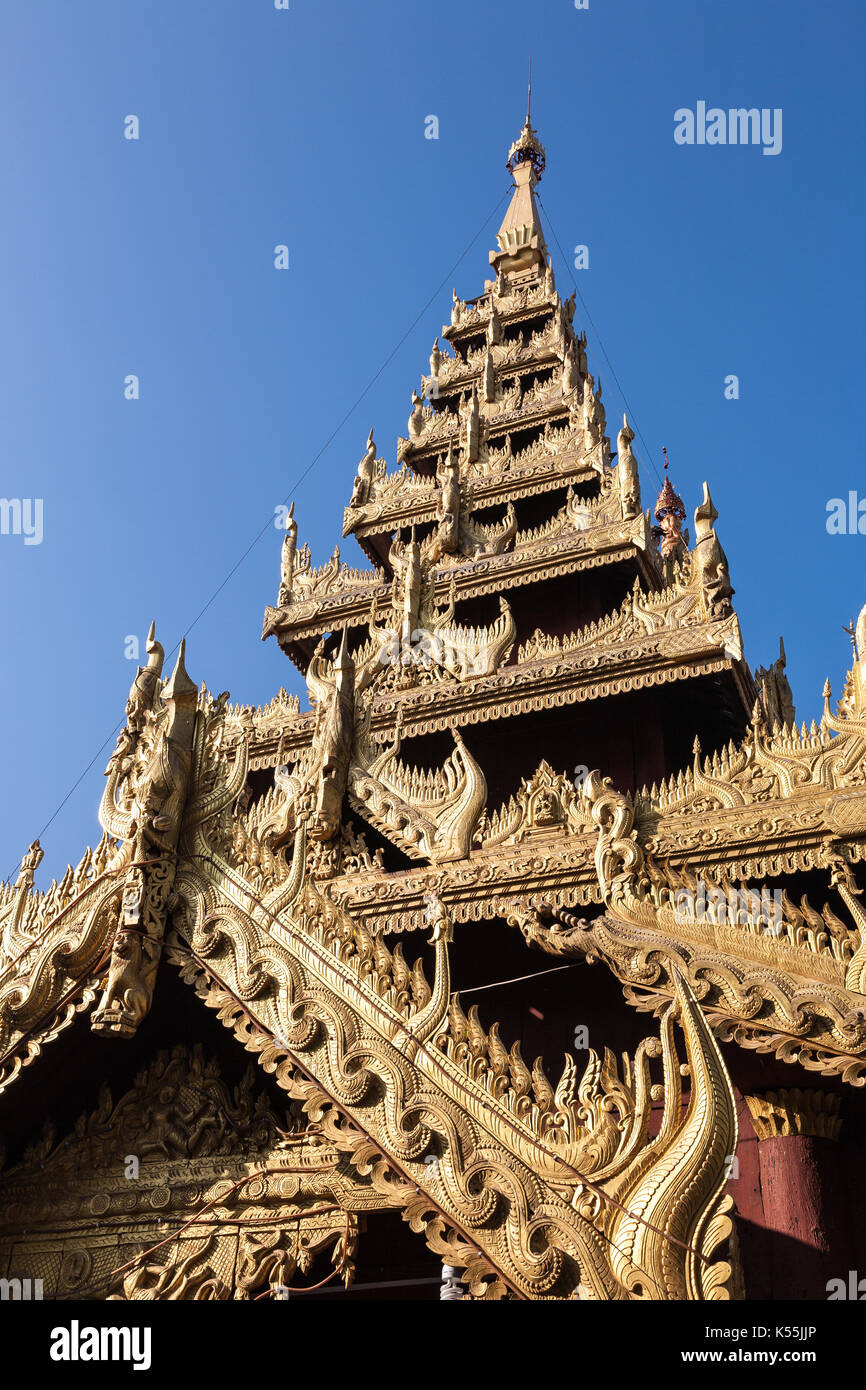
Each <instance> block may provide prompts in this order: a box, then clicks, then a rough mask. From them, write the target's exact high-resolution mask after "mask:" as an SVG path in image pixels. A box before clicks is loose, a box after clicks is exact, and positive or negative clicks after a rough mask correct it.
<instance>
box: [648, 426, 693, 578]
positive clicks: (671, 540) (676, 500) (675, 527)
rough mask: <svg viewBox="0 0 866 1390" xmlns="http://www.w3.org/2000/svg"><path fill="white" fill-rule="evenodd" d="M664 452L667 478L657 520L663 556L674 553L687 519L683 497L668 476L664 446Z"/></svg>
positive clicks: (656, 512) (656, 513)
mask: <svg viewBox="0 0 866 1390" xmlns="http://www.w3.org/2000/svg"><path fill="white" fill-rule="evenodd" d="M662 453H663V454H664V456H665V480H664V484H663V486H662V490H661V492H660V493H659V495H658V497H657V498H656V511H655V516H656V521H657V522H658V523H659V526H660V527H661V530H662V539H661V545H660V546H659V549H660V551H661V554H662V557H663V558H665V559H667V557H668V556H669V555H670V554H672V552H673V551H674V550H676V547H677V545H678V543H679V540H680V535H681V532H682V529H683V522H684V521H685V519H686V509H685V507H684V506H683V499H682V498H681V497H680V495H679V493H678V492H675V491H674V489H673V486H672V484H671V480H670V477H669V476H668V451H667V449H665V448H664V446H662Z"/></svg>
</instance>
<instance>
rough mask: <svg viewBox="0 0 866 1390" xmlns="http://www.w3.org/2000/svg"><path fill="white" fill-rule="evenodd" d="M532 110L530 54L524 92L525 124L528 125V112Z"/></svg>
mask: <svg viewBox="0 0 866 1390" xmlns="http://www.w3.org/2000/svg"><path fill="white" fill-rule="evenodd" d="M531 108H532V54H531V53H530V55H529V86H528V88H527V91H526V124H527V125H529V112H530V110H531Z"/></svg>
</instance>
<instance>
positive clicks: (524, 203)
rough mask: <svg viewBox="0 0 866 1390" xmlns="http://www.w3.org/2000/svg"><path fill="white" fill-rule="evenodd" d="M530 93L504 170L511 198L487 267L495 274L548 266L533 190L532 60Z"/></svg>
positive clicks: (539, 166) (536, 170)
mask: <svg viewBox="0 0 866 1390" xmlns="http://www.w3.org/2000/svg"><path fill="white" fill-rule="evenodd" d="M529 64H530V65H529V90H528V93H527V98H526V121H525V123H524V126H523V129H522V130H521V132H520V134H519V136H518V137H517V139H516V140H515V142H514V144H513V145H512V146H511V149H510V150H509V151H508V159H507V160H506V162H505V167H506V168H507V169H508V172H509V173H510V174H511V177H512V178H513V179H514V194H513V196H512V199H511V202H510V203H509V205H508V211H507V212H506V214H505V217H504V219H503V222H502V226H501V227H500V228H499V231H498V233H497V235H496V241H497V243H498V246H499V249H498V251H491V252H490V264H491V265H492V266H495V268H496V271H497V274H501V273H503V272H506V273H507V272H510V271H520V270H531V269H532V267H533V266H535V267H542V266H544V265H546V263H547V247H546V246H545V244H544V233H543V232H542V230H541V219H540V217H539V215H538V208H537V207H536V204H535V195H534V192H533V189H534V188H535V185H536V184H537V183H538V181H539V179H540V178H541V175H542V174H543V173H544V166H545V163H546V160H545V154H544V146H543V145H542V143H541V141H540V140H539V138H538V136H537V135H536V133H535V131H534V130H533V128H532V122H531V121H530V119H529V112H530V107H531V102H532V59H531V58H530V60H529Z"/></svg>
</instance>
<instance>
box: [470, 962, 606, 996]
mask: <svg viewBox="0 0 866 1390" xmlns="http://www.w3.org/2000/svg"><path fill="white" fill-rule="evenodd" d="M581 964H582V962H581V961H577V960H576V961H573V962H572V964H571V965H552V966H551V967H550V969H549V970H535V971H534V972H533V973H532V974H531V975H515V977H514V979H513V980H493V981H492V982H491V983H490V984H489V985H473V986H472V988H471V989H455V990H452V991H451V992H452V994H453V995H457V994H459V995H460V996H461V998H462V996H463V995H464V994H480V993H481V991H482V990H483V989H499V987H500V985H519V984H521V983H522V981H523V980H540V979H541V977H542V975H557V974H558V973H559V971H560V970H576V969H577V967H578V965H581Z"/></svg>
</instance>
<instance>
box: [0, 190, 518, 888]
mask: <svg viewBox="0 0 866 1390" xmlns="http://www.w3.org/2000/svg"><path fill="white" fill-rule="evenodd" d="M511 191H512V190H511V188H508V189H507V190H506V191H505V193H503V194H502V196H501V197H500V198H498V199H497V201H496V203H495V205H494V206H493V207H492V208H491V210H490V212H488V214H487V216H486V217H485V218H484V221H483V222H482V223H481V226H480V227H479V228H478V230H477V232H476V233H475V235H474V236H473V237H472V239H471V241H468V242H467V243H466V245H465V246H464V248H463V250H462V251H461V252H460V255H459V256H458V257H457V260H456V261H455V262H454V264H453V265H452V267H451V269H450V270H448V271H447V272H446V274H445V275H444V276H443V277H442V279H441V280H440V281H439V284H438V285H437V286H436V288H435V290H434V291H433V293H432V294H431V296H430V298H429V299H428V300H427V303H426V304H425V305H424V307H423V308H422V309H420V310H419V311H418V313H417V314H416V315H415V318H414V319H413V320H412V322H411V323H410V325H409V327H408V328H407V329H406V332H405V333H404V334H403V336H402V338H400V340H399V342H397V343H396V344H395V346H394V347H393V348H392V349H391V351H390V352H389V353H388V356H387V357H386V358H385V360H384V362H383V363H382V365H381V366H380V367H379V368H378V370H377V371H376V372H375V373H374V374H373V376H372V377H371V378H370V380H369V381H368V382H367V385H366V386H365V387H364V389H363V391H362V392H361V394H360V395H359V396H358V397H357V399H356V400H355V401H354V403H353V404H352V405H351V406H350V407H349V409H348V410H347V411H346V413H345V415H344V416H343V418H342V419H341V420H340V423H339V424H338V425H337V426H336V428H335V429H333V430H332V431H331V433H330V434H329V435H328V438H327V439H326V440H325V442H324V444H323V445H322V447H321V448H320V449H319V452H318V453H317V454H316V455H315V456H314V457H313V459H312V461H311V462H310V463H308V464H307V467H306V468H305V469H304V471H303V473H301V474H300V475H299V477H298V478H296V479H295V481H294V483H293V484H292V486H291V488H290V489H289V491H288V493H287V494H286V496H285V498H284V499H283V505H286V504H287V503H288V502H289V501H290V500H291V499H292V497H293V496H294V494H295V493H296V492H297V490H298V488H299V487H300V486H301V484H302V483H303V482H304V480H305V479H306V478H307V477H308V476H309V474H310V473H311V472H312V471H313V469H314V468H315V466H316V464H317V463H318V462H319V459H320V458H321V457H322V455H323V454H324V453H325V451H326V449H328V448H329V447H330V445H331V444H332V443H333V442H334V440H335V439H336V437H337V435H338V434H339V433H340V430H341V429H342V428H343V426H344V425H345V424H346V422H347V421H348V420H349V419H350V417H351V416H352V415H353V414H354V412H355V411H356V410H357V409H358V406H359V405H360V404H361V402H362V401H363V399H364V397H365V396H366V395H367V394H368V393H369V392H370V391H371V390H372V388H373V386H374V385H375V384H376V382H377V381H378V380H379V377H380V376H381V375H382V373H383V372H384V370H385V368H386V367H387V366H388V365H389V364H390V362H391V361H392V360H393V358H394V357H395V356H396V354H397V353H398V352H399V351H400V348H401V347H402V346H403V344H404V343H405V341H406V339H407V338H408V337H409V335H410V333H412V332H413V330H414V329H415V328H416V327H417V325H418V324H419V323H420V321H421V319H422V318H423V317H424V315H425V314H426V312H427V310H428V309H429V308H430V306H431V304H432V303H433V301H434V300H435V299H436V298H437V297H438V295H439V294H440V293H441V292H442V290H443V288H444V287H445V285H447V283H448V281H449V280H450V279H451V277H452V276H453V275H454V273H455V271H456V270H457V269H458V267H459V266H460V264H461V262H462V261H463V260H464V259H465V257H466V256H467V255H468V254H469V252H470V251H471V250H472V247H473V246H474V245H475V243H476V241H477V240H478V238H479V237H480V236H481V233H482V232H483V231H484V228H485V227H486V226H487V224H488V222H490V220H491V218H493V217H495V215H496V213H497V212H498V210H499V208H500V207H501V206H502V204H503V203H504V202H505V199H506V198H507V197H508V195H509V194H510V193H511ZM273 520H274V514H273V512H271V513H270V514H269V516H268V519H267V521H266V522H265V524H264V526H263V527H262V528H261V530H260V531H259V532H258V534H257V535H255V536H254V537H253V539H252V540H251V541H250V543H249V545H248V546H247V548H246V550H245V551H244V552H243V554H242V555H241V556H240V558H239V559H238V560H236V561H235V563H234V564H233V565H232V567H231V569H230V570H229V572H228V574H227V575H226V576H225V578H224V579H223V580H222V581H221V583H220V584H219V585H218V586H217V588H216V589H214V591H213V593H212V594H211V596H210V598H209V599H208V600H207V602H206V603H205V604H204V606H203V607H202V608H200V609H199V611H198V613H197V614H196V616H195V617H194V618H193V620H192V622H191V623H190V624H189V626H188V627H187V628H185V629H184V631H183V634H182V636H181V637H180V638H179V639H178V641H177V642H176V643H175V645H174V646H173V647H172V649H171V651H170V652H168V653H167V654H166V658H165V659H166V660H167V661H168V660H170V659H171V658H172V657H173V656H174V654H175V652H176V651H177V650H178V648H179V647H180V643H181V641H182V640H183V639H184V638H186V637H188V636H189V634H190V633H191V632H192V630H193V628H194V627H195V626H196V624H197V623H198V622H200V620H201V619H202V618H203V617H204V615H205V613H206V612H207V611H208V609H209V608H210V607H211V605H212V604H213V603H214V602H215V601H216V599H217V598H218V597H219V595H220V594H221V593H222V591H223V589H224V588H225V587H226V585H227V584H228V583H229V582H230V580H231V579H232V578H233V577H234V575H235V574H236V573H237V571H238V570H239V569H240V567H241V565H242V564H243V563H244V561H245V560H246V558H247V556H248V555H249V554H250V552H251V551H252V550H254V549H255V547H256V546H257V545H258V543H259V541H260V540H261V538H262V536H264V535H265V534H266V532H267V531H269V530H270V529H271V526H272V525H273ZM122 727H123V721H122V720H121V721H120V722H119V723H117V724H115V726H114V728H113V729H112V730H111V732H110V733H109V734H108V736H107V737H106V738H105V740H104V741H103V742H102V743H101V744H100V745H99V747H98V748H97V750H96V752H95V753H94V755H93V757H92V758H91V759H90V762H89V763H88V764H87V766H86V767H85V769H84V771H83V772H82V773H80V775H79V776H78V777H76V779H75V781H74V782H73V784H72V786H71V787H70V788H69V791H68V792H67V793H66V795H65V796H64V797H63V800H62V801H61V802H59V804H58V805H57V806H56V807H55V809H54V810H53V811H52V813H51V815H50V816H49V817H48V820H47V821H46V822H45V824H44V825H43V827H42V829H41V830H40V831H39V833H38V835H37V836H36V839H37V840H39V839H41V838H42V836H43V835H44V834H45V832H46V830H48V829H49V827H50V826H51V825H52V823H53V822H54V821H55V820H56V819H57V817H58V816H59V814H60V812H61V811H62V810H63V807H64V806H65V805H66V803H67V801H68V800H69V798H70V797H71V796H72V795H73V793H74V792H75V791H76V790H77V788H78V787H79V786H80V785H81V783H82V782H83V781H84V779H85V777H86V776H87V774H88V772H89V771H90V769H91V768H92V767H93V765H94V763H95V762H96V761H97V759H98V758H99V757H100V755H101V754H102V752H103V750H104V749H105V748H106V747H107V745H108V744H109V743H110V742H111V740H112V739H113V738H114V737H115V736H116V735H117V733H118V730H119V729H121V728H122ZM14 872H15V866H13V867H12V868H11V869H10V870H9V872H8V873H7V874H6V881H7V882H8V881H9V879H10V878H11V877H12V874H13V873H14Z"/></svg>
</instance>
